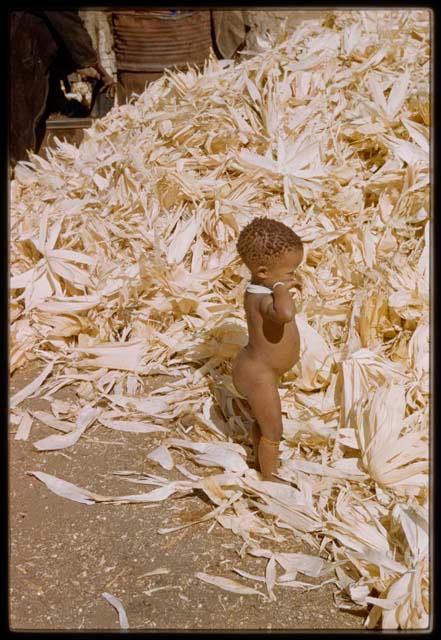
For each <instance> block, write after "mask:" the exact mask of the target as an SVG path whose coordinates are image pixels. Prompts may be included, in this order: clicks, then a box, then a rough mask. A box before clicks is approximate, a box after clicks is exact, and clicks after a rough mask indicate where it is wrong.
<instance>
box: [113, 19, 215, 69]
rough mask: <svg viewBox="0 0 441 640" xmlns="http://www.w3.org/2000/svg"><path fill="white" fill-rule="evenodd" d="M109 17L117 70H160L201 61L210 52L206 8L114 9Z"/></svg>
mask: <svg viewBox="0 0 441 640" xmlns="http://www.w3.org/2000/svg"><path fill="white" fill-rule="evenodd" d="M112 21H113V31H114V39H115V53H116V60H117V66H118V70H122V71H147V72H160V71H162V70H163V69H165V68H166V67H173V66H177V67H185V65H186V63H191V64H203V62H204V60H205V59H206V58H207V57H208V55H209V53H210V48H211V46H212V36H211V12H210V10H209V9H205V10H200V11H177V12H175V13H174V14H173V13H172V12H171V11H170V10H167V11H165V10H164V11H162V10H154V9H151V10H149V9H142V10H132V11H113V12H112Z"/></svg>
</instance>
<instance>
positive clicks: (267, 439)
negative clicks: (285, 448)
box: [260, 436, 280, 447]
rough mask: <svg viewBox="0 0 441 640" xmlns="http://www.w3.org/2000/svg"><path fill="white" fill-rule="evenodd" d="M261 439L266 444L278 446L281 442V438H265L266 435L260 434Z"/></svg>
mask: <svg viewBox="0 0 441 640" xmlns="http://www.w3.org/2000/svg"><path fill="white" fill-rule="evenodd" d="M260 439H261V440H263V441H264V442H265V443H266V444H270V445H271V446H272V447H278V446H279V444H280V440H270V439H269V438H265V436H260Z"/></svg>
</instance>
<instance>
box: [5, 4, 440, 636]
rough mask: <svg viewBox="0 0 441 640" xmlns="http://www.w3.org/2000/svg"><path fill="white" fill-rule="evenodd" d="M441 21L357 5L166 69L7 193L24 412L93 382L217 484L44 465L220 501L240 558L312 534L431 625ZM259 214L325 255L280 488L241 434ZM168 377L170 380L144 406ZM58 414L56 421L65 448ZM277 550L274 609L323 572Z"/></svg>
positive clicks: (380, 598) (291, 391)
mask: <svg viewBox="0 0 441 640" xmlns="http://www.w3.org/2000/svg"><path fill="white" fill-rule="evenodd" d="M429 18H430V14H429V12H428V10H416V9H415V10H397V11H395V10H394V11H392V10H375V11H370V10H361V11H359V10H354V11H344V10H341V11H340V10H338V11H335V12H329V13H328V15H327V16H326V19H324V20H323V19H316V20H311V21H307V22H304V23H302V24H301V25H300V26H299V28H297V29H296V30H295V31H293V32H291V33H288V32H287V31H286V30H285V31H284V32H283V33H281V35H280V37H279V36H276V37H275V40H274V41H273V42H270V43H269V44H268V42H267V43H266V44H265V46H263V47H262V49H264V50H263V53H261V54H259V55H257V56H254V57H249V58H248V57H246V59H245V60H244V61H243V62H241V63H239V64H238V63H235V62H233V61H231V60H221V61H217V60H214V59H211V60H210V61H209V62H208V63H207V64H206V67H205V69H204V70H203V71H202V72H198V71H196V70H193V69H189V70H188V71H186V72H179V73H177V72H167V73H166V74H165V75H164V77H163V78H161V79H159V80H158V81H156V82H154V83H152V84H151V85H150V86H149V87H148V88H147V90H146V91H145V92H144V93H143V94H142V95H140V96H137V97H136V96H135V97H134V98H133V100H132V102H131V103H130V104H127V105H124V106H122V107H119V108H114V109H113V110H112V111H111V112H110V113H109V114H108V115H107V116H106V117H104V118H103V119H102V120H98V121H96V122H95V124H94V125H93V126H92V128H91V129H90V130H88V131H87V132H86V136H85V139H84V141H83V142H82V143H81V145H80V146H79V147H78V148H76V147H74V146H72V145H70V144H67V143H66V142H62V141H58V142H57V143H56V146H55V148H53V149H52V150H50V151H49V152H48V157H47V158H46V159H45V158H42V157H39V156H35V155H31V156H30V159H29V161H28V162H22V163H19V164H18V165H17V169H16V173H15V180H14V181H13V182H12V184H11V282H10V286H11V334H10V335H11V359H12V362H13V369H15V368H17V367H20V366H22V365H23V364H25V363H26V361H27V358H28V357H29V355H28V354H30V353H31V352H32V356H33V357H34V358H35V359H38V360H41V361H42V363H43V367H42V368H43V371H42V373H41V374H40V375H38V376H37V377H36V379H35V381H34V382H33V383H31V384H30V385H28V386H27V387H26V388H25V389H23V390H20V391H18V392H17V393H16V394H15V395H14V396H13V397H12V398H11V407H12V408H14V410H15V411H19V410H20V408H19V405H20V403H21V402H22V401H23V400H25V399H26V398H32V396H33V395H44V394H45V397H47V398H49V397H51V395H53V394H55V392H56V390H57V389H59V388H61V387H62V386H66V385H72V386H75V389H76V392H77V394H78V396H79V397H80V399H81V401H82V402H83V404H85V403H87V402H88V403H89V404H90V405H91V406H96V405H97V403H98V402H99V403H100V404H99V406H100V407H102V408H103V413H102V414H101V415H100V416H98V418H97V420H98V422H99V423H100V424H101V425H102V426H103V427H110V428H121V429H123V430H128V429H130V430H134V431H138V432H139V431H140V430H141V431H143V432H144V433H146V437H147V438H148V437H150V436H149V435H148V432H149V431H153V428H154V427H155V426H156V427H157V428H156V429H155V430H157V431H164V430H166V431H169V432H170V434H169V435H170V441H169V442H165V443H163V444H164V446H166V447H174V448H178V449H180V450H182V451H184V452H185V455H186V456H188V457H189V458H190V459H191V461H192V462H193V463H195V464H196V465H198V466H199V468H200V473H201V477H200V478H199V477H198V476H197V475H195V474H192V473H191V472H190V471H188V469H186V467H183V466H182V465H181V466H180V470H181V472H182V473H183V474H184V475H185V474H187V477H188V478H189V480H185V481H182V482H180V483H178V484H176V481H172V482H168V481H167V480H165V481H161V482H160V483H159V487H158V488H157V489H154V490H153V491H151V492H150V493H147V494H134V495H132V496H117V497H110V498H109V497H105V496H97V495H96V494H93V493H92V492H88V491H86V490H82V489H79V488H78V487H72V485H69V483H65V484H63V482H64V481H61V480H59V479H53V477H48V476H47V475H42V472H35V475H36V476H37V477H39V478H40V479H42V480H43V481H44V482H45V483H46V484H47V486H48V487H49V488H50V489H51V490H53V491H55V492H56V493H58V494H59V495H62V496H63V497H66V498H69V499H74V500H77V501H80V502H83V503H85V504H91V503H93V502H95V501H98V502H99V501H111V502H116V503H121V502H127V501H129V502H130V501H131V502H134V501H139V502H145V501H147V502H150V501H151V502H154V501H156V500H164V499H167V498H168V497H169V496H170V495H172V494H173V493H174V492H175V491H178V490H183V491H193V490H194V489H195V488H199V489H202V490H203V491H205V493H206V494H207V496H208V498H209V499H210V501H212V502H213V504H214V505H215V508H214V509H213V511H212V512H210V513H209V514H208V515H207V516H205V517H204V518H203V519H202V520H200V521H201V522H206V521H208V520H210V521H211V524H210V527H212V526H217V525H219V526H225V527H227V528H229V529H231V530H232V531H233V532H234V533H235V534H236V535H239V536H241V537H242V538H243V540H244V545H245V546H244V551H243V553H247V552H251V551H253V552H258V551H259V549H258V547H256V544H257V543H256V540H265V539H271V541H272V543H273V545H274V546H277V545H279V549H280V553H282V552H283V540H284V537H283V536H282V534H281V532H283V534H284V535H285V536H286V535H289V536H292V537H294V538H296V539H300V540H303V541H304V542H305V543H306V544H309V545H310V546H311V548H312V550H314V553H316V554H317V555H320V558H319V560H320V561H323V562H327V563H329V565H331V566H332V567H333V568H334V569H335V575H336V577H335V580H336V582H337V585H338V587H339V594H338V597H337V602H338V604H339V606H343V607H346V608H354V609H360V607H363V608H364V609H365V613H366V624H367V626H368V627H370V628H374V627H375V626H376V625H377V626H379V627H381V628H401V629H408V628H412V629H417V628H419V629H421V628H425V627H426V626H427V622H428V616H429V569H428V561H427V555H425V552H424V549H423V547H424V545H425V542H424V540H425V537H424V536H426V535H427V527H426V526H425V524H424V523H427V521H428V473H427V465H428V439H429V429H428V425H429V418H428V407H429V385H428V372H429V328H428V327H429V323H428V315H429V258H430V236H429V212H430V190H429V176H430V174H429V143H428V141H429V139H430V130H429V126H430V109H429V104H430V103H429V94H430V84H429V64H430V36H429V34H430V24H429ZM262 214H265V215H268V216H271V217H273V218H274V219H277V220H280V221H282V222H284V223H285V224H288V225H290V226H291V227H292V228H293V229H294V231H295V232H296V233H298V235H299V236H300V237H301V238H302V239H303V241H304V245H305V249H306V250H305V258H304V261H303V264H302V266H301V267H300V271H301V275H302V280H303V292H302V296H301V299H299V300H298V301H297V306H298V311H299V316H298V318H299V330H300V333H301V341H302V356H301V360H300V362H299V363H298V365H296V367H295V368H294V369H293V370H292V371H289V372H287V373H286V374H285V375H284V377H283V379H282V380H281V396H282V411H283V418H284V439H283V441H282V445H281V456H282V461H283V463H282V466H281V469H280V474H281V477H284V478H285V479H287V480H290V481H292V482H293V483H294V484H295V488H294V487H289V486H286V487H283V486H282V485H277V484H275V483H267V482H262V481H261V480H260V478H259V477H258V475H257V474H256V472H254V471H251V470H250V469H249V468H248V464H247V461H246V459H245V455H246V451H245V449H244V447H242V445H241V444H238V443H237V442H244V441H245V440H244V438H245V437H247V436H246V433H247V429H248V426H249V423H250V420H251V418H252V416H251V415H250V413H249V409H248V408H247V406H246V404H244V403H243V402H242V401H241V400H240V398H238V397H237V393H236V392H235V391H234V389H233V388H232V386H231V361H232V359H233V358H234V356H235V355H236V353H237V352H238V351H239V349H240V347H241V346H242V345H243V344H246V341H247V333H246V323H245V316H244V309H243V304H242V302H243V292H244V289H245V285H246V281H247V280H248V277H249V274H248V272H247V269H246V268H245V267H244V266H243V265H242V264H241V263H240V261H239V259H238V256H237V252H236V248H235V243H236V240H237V237H238V234H239V232H240V229H241V228H242V227H243V226H244V225H245V224H246V223H247V222H249V221H250V220H251V219H252V218H253V217H255V216H257V215H262ZM156 374H167V375H169V376H170V383H169V384H167V385H164V386H163V387H162V388H160V389H157V390H156V391H155V392H154V393H152V394H150V395H148V396H146V395H145V394H144V392H143V391H142V388H141V385H142V383H143V380H145V379H146V378H148V377H149V376H155V375H156ZM52 407H53V408H52V412H53V416H51V414H46V415H45V416H44V417H45V422H46V424H47V425H48V426H50V427H52V428H56V429H59V430H61V431H63V432H64V435H61V436H55V437H57V438H65V436H66V438H67V439H69V441H70V438H72V437H73V435H72V434H75V431H73V430H72V426H73V422H70V421H69V419H68V418H69V417H71V416H69V415H64V414H62V413H61V414H60V410H59V407H58V408H57V407H56V406H54V405H52ZM35 413H36V412H34V414H33V415H35ZM109 414H111V415H109ZM72 415H75V413H73V414H72ZM122 417H124V420H122V419H121V418H122ZM143 424H144V425H145V428H144V429H142V425H143ZM174 432H176V434H175V433H174ZM75 435H78V432H77V433H76V434H75ZM173 435H176V438H173V437H172V436H173ZM50 437H52V436H50ZM51 442H52V441H51ZM73 446H74V445H73ZM161 451H162V450H161ZM157 458H158V461H162V462H163V464H164V465H166V466H167V465H168V466H169V464H170V461H169V460H168V462H166V457H165V455H163V452H162V454H161V453H160V454H159V457H158V456H157ZM183 469H185V472H184V471H183ZM219 471H224V472H223V473H219ZM38 474H39V475H38ZM189 474H190V475H189ZM60 483H61V484H60ZM198 522H199V521H198ZM191 524H192V523H190V524H186V525H181V526H178V527H172V528H169V529H165V530H161V533H164V534H167V533H170V532H172V531H176V530H178V529H180V528H182V526H191ZM210 530H211V528H210ZM250 544H251V545H252V547H253V548H252V549H250ZM260 551H261V552H262V557H265V558H267V559H268V563H269V562H271V564H268V567H267V573H266V576H265V580H266V583H267V588H268V592H269V594H270V597H277V590H278V588H279V586H280V585H283V584H284V585H285V586H292V587H299V588H300V587H301V588H307V587H304V585H306V584H307V583H303V581H302V580H297V578H295V577H294V574H295V573H302V572H304V571H305V572H306V571H311V566H310V565H308V564H303V565H302V564H299V563H298V562H297V564H296V563H295V562H294V561H293V562H292V566H288V567H287V568H286V567H283V563H282V562H279V558H280V554H279V553H278V552H277V550H276V551H272V552H268V553H269V555H268V553H267V552H266V550H265V549H260ZM271 553H274V554H275V555H274V558H275V562H277V563H279V564H282V567H283V568H284V569H285V571H286V572H287V574H288V575H287V577H286V576H285V577H284V578H283V576H280V577H277V575H276V568H275V564H274V562H272V561H271ZM265 554H266V555H265ZM302 567H303V569H302ZM303 570H304V571H303ZM282 578H283V579H282ZM241 588H242V587H241ZM314 588H315V586H314ZM265 597H266V596H265Z"/></svg>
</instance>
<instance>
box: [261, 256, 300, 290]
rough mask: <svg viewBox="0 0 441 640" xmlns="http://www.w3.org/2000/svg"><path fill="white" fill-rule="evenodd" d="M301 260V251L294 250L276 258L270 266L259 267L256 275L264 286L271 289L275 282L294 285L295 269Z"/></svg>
mask: <svg viewBox="0 0 441 640" xmlns="http://www.w3.org/2000/svg"><path fill="white" fill-rule="evenodd" d="M302 258H303V250H302V249H295V250H293V251H287V252H286V253H284V254H283V255H282V256H281V257H280V258H278V259H277V260H276V261H275V262H274V264H272V265H271V266H263V265H262V266H260V267H259V268H258V269H257V272H256V275H257V277H258V278H259V279H260V280H261V281H262V282H265V284H266V285H268V286H269V287H272V285H273V284H274V283H275V282H286V283H292V284H294V281H295V280H296V279H297V278H296V269H297V267H298V266H299V264H300V263H301V261H302Z"/></svg>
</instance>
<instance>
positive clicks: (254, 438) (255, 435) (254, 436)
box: [251, 420, 260, 471]
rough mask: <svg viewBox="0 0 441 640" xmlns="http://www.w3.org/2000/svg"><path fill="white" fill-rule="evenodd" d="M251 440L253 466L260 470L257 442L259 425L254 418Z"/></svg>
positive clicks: (258, 439) (258, 440)
mask: <svg viewBox="0 0 441 640" xmlns="http://www.w3.org/2000/svg"><path fill="white" fill-rule="evenodd" d="M251 440H252V441H253V453H254V466H255V467H256V470H257V471H260V464H259V442H260V427H259V423H258V422H257V420H254V422H253V426H252V427H251Z"/></svg>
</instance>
